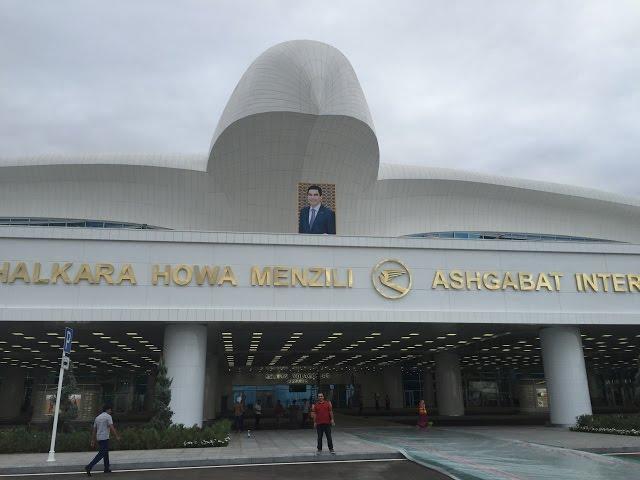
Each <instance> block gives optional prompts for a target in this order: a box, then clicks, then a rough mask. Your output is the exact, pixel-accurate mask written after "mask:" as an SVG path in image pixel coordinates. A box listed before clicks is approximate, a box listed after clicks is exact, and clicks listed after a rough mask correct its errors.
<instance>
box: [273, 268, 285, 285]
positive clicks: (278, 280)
mask: <svg viewBox="0 0 640 480" xmlns="http://www.w3.org/2000/svg"><path fill="white" fill-rule="evenodd" d="M273 286H274V287H288V286H289V269H288V268H287V267H273Z"/></svg>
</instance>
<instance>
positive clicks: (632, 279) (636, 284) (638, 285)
mask: <svg viewBox="0 0 640 480" xmlns="http://www.w3.org/2000/svg"><path fill="white" fill-rule="evenodd" d="M0 278H2V277H0ZM627 282H628V283H629V291H630V292H633V289H634V288H635V289H636V292H640V275H633V274H631V273H630V274H629V275H627Z"/></svg>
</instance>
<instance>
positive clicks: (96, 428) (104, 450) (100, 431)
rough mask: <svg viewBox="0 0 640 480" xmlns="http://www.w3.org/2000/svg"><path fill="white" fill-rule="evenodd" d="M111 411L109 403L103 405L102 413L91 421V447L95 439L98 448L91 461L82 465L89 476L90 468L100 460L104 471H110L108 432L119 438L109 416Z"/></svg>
mask: <svg viewBox="0 0 640 480" xmlns="http://www.w3.org/2000/svg"><path fill="white" fill-rule="evenodd" d="M112 412H113V411H112V409H111V405H105V406H104V407H103V408H102V413H101V414H100V415H98V416H97V417H96V419H95V420H94V421H93V431H92V433H91V447H95V446H96V441H97V442H98V445H99V446H100V449H99V451H98V454H97V455H96V456H95V457H94V459H93V460H91V463H89V465H87V466H86V467H84V471H85V472H87V475H89V476H91V469H92V468H93V467H94V466H95V465H96V463H98V462H99V461H100V460H102V461H103V463H104V472H105V473H110V472H111V469H110V468H109V433H113V434H114V435H115V437H116V438H117V439H118V440H120V435H119V434H118V432H116V429H115V427H114V426H113V418H112V417H111V414H112Z"/></svg>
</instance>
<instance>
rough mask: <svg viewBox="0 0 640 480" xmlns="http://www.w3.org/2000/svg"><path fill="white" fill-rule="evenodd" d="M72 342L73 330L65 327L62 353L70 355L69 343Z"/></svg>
mask: <svg viewBox="0 0 640 480" xmlns="http://www.w3.org/2000/svg"><path fill="white" fill-rule="evenodd" d="M72 341H73V328H69V327H65V329H64V353H66V354H67V355H69V354H70V353H71V342H72Z"/></svg>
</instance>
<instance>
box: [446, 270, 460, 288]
mask: <svg viewBox="0 0 640 480" xmlns="http://www.w3.org/2000/svg"><path fill="white" fill-rule="evenodd" d="M449 278H450V279H451V288H453V289H454V290H462V289H463V288H464V273H462V272H461V271H460V270H451V273H449Z"/></svg>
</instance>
